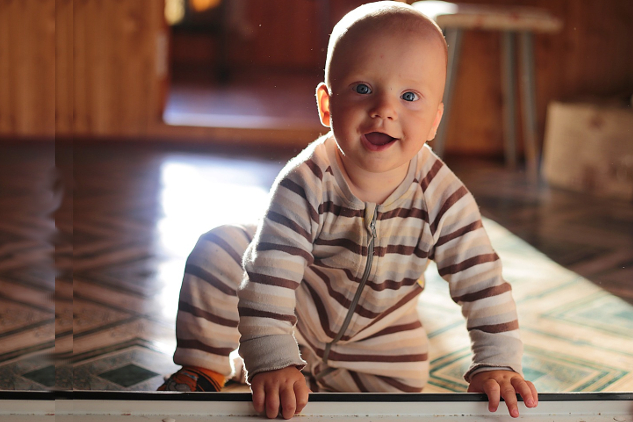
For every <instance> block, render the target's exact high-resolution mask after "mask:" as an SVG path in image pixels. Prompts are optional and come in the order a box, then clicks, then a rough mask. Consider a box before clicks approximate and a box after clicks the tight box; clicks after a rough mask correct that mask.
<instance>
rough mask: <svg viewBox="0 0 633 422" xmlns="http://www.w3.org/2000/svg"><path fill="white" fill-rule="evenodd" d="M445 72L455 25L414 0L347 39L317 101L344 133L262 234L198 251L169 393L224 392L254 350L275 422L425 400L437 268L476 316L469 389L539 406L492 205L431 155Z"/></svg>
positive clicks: (250, 378)
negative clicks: (354, 401) (388, 400)
mask: <svg viewBox="0 0 633 422" xmlns="http://www.w3.org/2000/svg"><path fill="white" fill-rule="evenodd" d="M446 62H447V47H446V43H445V40H444V37H443V35H442V32H441V31H440V29H439V28H438V27H437V25H436V24H435V23H434V22H433V21H431V20H429V19H428V18H427V17H425V16H424V15H422V14H420V13H419V12H417V11H416V10H415V9H414V8H412V7H411V6H408V5H406V4H402V3H398V2H390V1H382V2H376V3H369V4H365V5H363V6H360V7H359V8H357V9H355V10H353V11H352V12H350V13H349V14H347V15H346V16H345V17H344V18H343V19H342V20H341V21H340V22H339V23H338V24H337V25H336V26H335V28H334V30H333V33H332V35H331V37H330V42H329V46H328V55H327V61H326V66H325V82H324V83H321V84H319V86H318V87H317V89H316V97H317V104H318V110H319V115H320V119H321V122H322V123H323V125H325V126H327V127H329V128H331V132H330V133H328V134H327V135H325V136H323V137H322V138H320V139H318V140H316V141H315V142H313V143H312V144H311V145H309V146H308V147H307V148H306V149H305V150H304V151H303V152H302V153H301V154H299V155H298V156H297V157H295V158H294V159H293V160H291V161H290V162H289V163H288V164H287V165H286V166H285V168H284V169H283V170H282V172H281V173H280V175H279V176H278V178H277V180H276V181H275V184H274V186H273V188H272V191H271V196H270V203H269V205H268V209H267V211H266V213H265V215H264V216H263V218H262V220H261V222H260V223H259V225H258V226H257V227H254V226H243V227H235V226H233V227H227V226H224V227H219V228H216V229H214V230H212V231H210V232H209V233H207V234H205V235H203V236H202V237H201V238H200V240H199V241H198V244H197V245H196V247H195V248H194V250H193V251H192V253H191V255H190V257H189V259H188V262H187V266H186V268H185V277H184V280H183V285H182V289H181V294H180V301H179V310H178V319H177V324H176V331H177V341H178V344H177V349H176V353H175V355H174V362H176V363H177V364H180V365H183V368H182V369H181V370H180V371H178V372H177V373H175V374H173V375H172V376H171V378H169V379H168V380H167V381H166V382H165V384H164V385H163V386H161V387H160V390H186V391H219V390H220V389H221V388H222V386H223V385H224V383H225V381H226V380H227V379H230V378H231V377H234V378H235V377H237V378H239V376H240V374H241V369H240V368H241V365H242V361H241V360H240V359H234V358H232V357H231V356H233V355H231V354H232V352H233V351H234V350H236V349H237V348H238V345H239V354H240V356H241V357H242V358H243V365H244V367H245V369H246V373H247V377H246V381H247V382H249V383H250V386H251V390H252V393H253V403H254V406H255V409H256V410H257V411H259V412H265V414H266V415H267V416H268V417H269V418H274V417H277V415H278V413H279V412H281V414H282V416H283V417H284V418H286V419H288V418H291V417H292V416H293V415H294V414H296V413H299V412H300V411H301V410H302V409H303V407H304V406H305V405H306V403H307V401H308V396H309V393H310V391H311V390H312V391H344V392H364V391H372V392H400V393H401V392H420V391H422V389H423V388H424V386H425V384H426V382H427V379H428V374H429V359H428V341H427V337H426V333H425V330H424V327H423V326H422V323H421V322H420V319H419V316H418V308H417V299H418V296H419V295H420V293H422V290H423V288H424V280H423V277H424V271H425V269H426V267H427V264H428V263H429V260H433V261H435V262H436V264H437V268H438V270H439V273H440V275H441V276H442V277H443V278H444V279H445V280H446V281H447V282H448V283H449V286H450V294H451V297H452V299H453V300H454V301H455V302H456V303H458V304H459V305H460V306H461V308H462V313H463V315H464V317H465V318H466V321H467V328H468V333H469V335H470V338H471V342H472V349H473V362H472V365H471V366H470V368H469V369H468V371H467V372H466V374H465V375H464V377H465V379H466V381H468V382H469V384H470V385H469V388H468V391H472V392H485V393H486V394H487V396H488V398H489V409H490V411H493V412H494V411H496V410H497V407H498V405H499V402H500V398H503V399H504V400H505V402H506V405H507V407H508V411H509V413H510V415H511V416H513V417H517V416H518V415H519V413H518V407H517V397H516V394H517V393H518V394H520V395H521V396H522V398H523V400H524V402H525V404H526V405H527V406H528V407H534V406H536V405H537V401H538V396H537V392H536V389H535V388H534V385H533V384H532V383H531V382H529V381H525V380H524V379H523V377H522V375H521V357H522V352H523V346H522V342H521V340H520V338H519V330H518V322H517V313H516V308H515V303H514V300H513V298H512V294H511V287H510V285H509V284H508V283H507V282H506V281H504V280H503V278H502V275H501V263H500V261H499V257H498V256H497V254H496V253H495V251H494V250H493V249H492V246H491V244H490V241H489V239H488V236H487V234H486V232H485V230H484V228H483V225H482V221H481V216H480V214H479V211H478V207H477V204H476V203H475V200H474V199H473V197H472V195H471V194H470V193H469V192H468V190H467V189H466V188H465V187H464V185H463V184H462V183H461V182H460V180H459V179H458V178H457V177H456V176H455V175H454V174H453V173H452V172H451V171H450V170H449V169H448V168H447V166H446V165H445V164H444V163H443V162H442V161H441V160H440V159H439V158H438V157H437V156H436V155H435V154H434V153H433V152H432V150H431V149H430V148H429V147H428V146H427V145H426V141H427V140H431V139H433V137H434V136H435V132H436V130H437V127H438V125H439V123H440V119H441V118H442V111H443V104H442V94H443V90H444V81H445V77H446ZM230 355H231V356H230ZM306 379H308V381H309V384H310V386H309V387H308V385H307V383H306Z"/></svg>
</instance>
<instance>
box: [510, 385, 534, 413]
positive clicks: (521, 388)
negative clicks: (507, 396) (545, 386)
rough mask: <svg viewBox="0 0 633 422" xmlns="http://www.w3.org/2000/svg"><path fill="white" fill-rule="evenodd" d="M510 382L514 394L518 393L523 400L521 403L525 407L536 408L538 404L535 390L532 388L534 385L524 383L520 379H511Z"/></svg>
mask: <svg viewBox="0 0 633 422" xmlns="http://www.w3.org/2000/svg"><path fill="white" fill-rule="evenodd" d="M511 382H512V386H513V387H514V389H515V390H516V392H517V393H519V394H520V395H521V397H522V398H523V403H525V405H526V406H527V407H536V405H537V403H538V398H537V397H538V395H537V393H536V388H535V387H534V385H533V384H532V383H531V382H529V381H525V380H523V379H521V378H513V379H512V381H511ZM530 384H532V385H530Z"/></svg>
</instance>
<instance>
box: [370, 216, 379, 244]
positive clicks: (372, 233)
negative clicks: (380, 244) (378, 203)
mask: <svg viewBox="0 0 633 422" xmlns="http://www.w3.org/2000/svg"><path fill="white" fill-rule="evenodd" d="M369 228H370V229H371V237H373V238H374V239H375V238H377V237H378V235H377V234H376V217H375V215H374V219H373V220H371V223H369Z"/></svg>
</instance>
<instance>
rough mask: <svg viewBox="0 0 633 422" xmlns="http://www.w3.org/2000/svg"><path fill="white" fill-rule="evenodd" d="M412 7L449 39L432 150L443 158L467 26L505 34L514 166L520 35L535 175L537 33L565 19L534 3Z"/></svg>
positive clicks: (507, 128)
mask: <svg viewBox="0 0 633 422" xmlns="http://www.w3.org/2000/svg"><path fill="white" fill-rule="evenodd" d="M412 6H413V7H415V8H416V9H418V10H420V11H421V12H422V13H424V14H425V15H427V16H429V17H430V18H432V19H434V20H435V21H436V22H437V24H438V25H439V26H440V27H441V28H442V30H443V31H444V33H445V36H446V41H447V43H448V54H449V57H448V63H449V64H448V69H447V75H446V89H445V91H444V117H443V118H442V123H441V124H440V127H439V128H438V131H437V135H436V137H435V141H434V150H435V151H436V153H437V154H438V155H439V156H440V157H441V156H442V155H443V154H444V147H445V141H446V131H447V127H448V122H449V119H450V114H451V99H452V97H453V93H454V89H455V80H456V79H457V68H458V65H459V54H460V47H461V40H462V35H463V32H464V30H468V29H478V30H488V31H500V32H501V34H502V35H501V54H502V60H501V63H502V65H501V66H502V68H501V76H502V77H501V80H502V94H503V122H504V125H503V131H504V132H503V134H504V152H505V160H506V164H507V166H508V167H511V168H513V167H515V166H516V161H517V158H516V156H517V153H516V144H517V142H516V122H515V113H516V109H515V104H516V99H515V95H514V87H515V85H516V77H515V74H516V69H515V65H514V54H515V38H516V35H517V34H518V36H519V52H520V59H521V60H520V65H521V97H522V100H523V106H522V111H523V128H524V129H523V133H524V134H523V136H524V140H525V157H526V164H527V171H528V173H529V174H530V175H531V176H537V175H538V166H539V155H540V153H539V146H538V144H539V143H538V135H537V132H538V127H537V122H536V94H535V89H536V87H535V81H534V46H533V36H534V33H536V32H555V31H558V30H560V28H561V27H562V23H561V21H560V20H558V19H557V18H555V17H554V16H552V15H551V14H550V13H549V12H547V11H545V10H542V9H537V8H531V7H515V6H485V5H474V4H458V3H449V2H443V1H419V2H415V3H413V4H412Z"/></svg>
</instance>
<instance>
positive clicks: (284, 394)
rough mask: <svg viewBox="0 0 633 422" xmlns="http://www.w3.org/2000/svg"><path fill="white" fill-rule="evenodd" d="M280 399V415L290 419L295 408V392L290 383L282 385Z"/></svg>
mask: <svg viewBox="0 0 633 422" xmlns="http://www.w3.org/2000/svg"><path fill="white" fill-rule="evenodd" d="M280 399H281V416H283V418H284V419H290V418H291V417H293V416H294V414H295V410H296V409H297V399H296V398H295V392H294V389H293V388H292V385H290V386H286V385H284V387H282V388H281V391H280Z"/></svg>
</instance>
